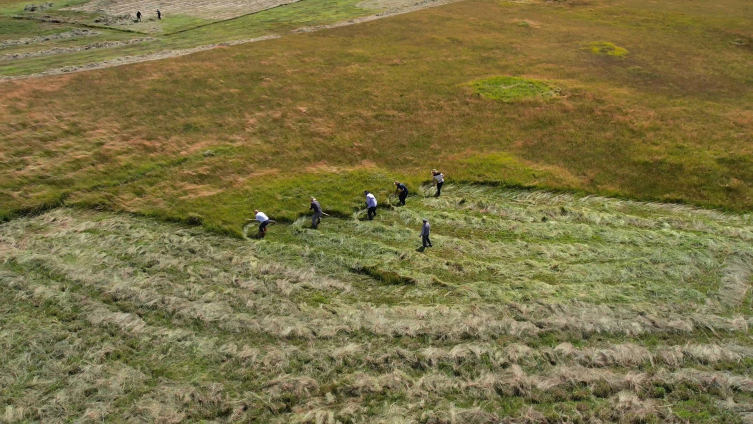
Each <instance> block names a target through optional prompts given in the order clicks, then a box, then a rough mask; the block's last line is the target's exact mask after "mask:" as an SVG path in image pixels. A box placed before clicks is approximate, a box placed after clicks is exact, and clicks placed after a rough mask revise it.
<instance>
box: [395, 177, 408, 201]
mask: <svg viewBox="0 0 753 424" xmlns="http://www.w3.org/2000/svg"><path fill="white" fill-rule="evenodd" d="M395 187H396V188H395V194H397V198H398V199H400V204H401V205H403V206H405V199H406V198H407V197H408V187H406V186H405V184H403V183H401V182H400V181H395Z"/></svg>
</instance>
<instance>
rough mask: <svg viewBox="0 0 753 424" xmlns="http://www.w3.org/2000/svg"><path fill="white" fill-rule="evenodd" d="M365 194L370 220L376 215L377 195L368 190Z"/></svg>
mask: <svg viewBox="0 0 753 424" xmlns="http://www.w3.org/2000/svg"><path fill="white" fill-rule="evenodd" d="M363 194H365V195H366V207H367V208H368V211H367V215H368V216H369V221H371V220H373V219H374V217H375V216H376V209H377V200H376V197H374V195H373V194H371V193H369V192H368V191H364V192H363Z"/></svg>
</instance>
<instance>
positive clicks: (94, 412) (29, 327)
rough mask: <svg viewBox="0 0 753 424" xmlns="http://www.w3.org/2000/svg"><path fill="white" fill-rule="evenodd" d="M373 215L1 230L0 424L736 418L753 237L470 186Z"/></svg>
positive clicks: (751, 225)
mask: <svg viewBox="0 0 753 424" xmlns="http://www.w3.org/2000/svg"><path fill="white" fill-rule="evenodd" d="M385 206H386V202H383V207H382V208H381V209H380V211H379V213H378V215H377V219H375V220H374V221H364V220H363V215H360V216H359V215H355V216H353V217H350V218H326V219H325V220H324V221H323V222H322V224H321V226H320V229H319V230H311V229H309V228H308V223H307V220H306V219H305V218H304V219H301V220H297V221H295V222H294V223H292V224H286V225H281V224H278V225H276V226H272V227H270V230H269V232H268V235H267V237H266V239H265V240H263V241H252V240H235V239H232V238H227V237H223V236H218V235H215V234H212V233H207V232H206V231H204V230H202V229H200V228H197V227H185V226H180V225H176V224H164V223H158V222H156V221H154V220H150V219H147V218H134V217H130V216H129V215H113V214H109V213H102V212H99V213H94V212H86V211H80V210H72V209H60V210H56V211H53V212H49V213H46V214H43V215H40V216H37V217H34V218H21V219H16V220H13V221H11V222H9V223H6V224H4V225H2V226H0V264H1V265H0V267H1V268H0V298H1V299H2V302H0V305H1V306H0V312H1V313H0V325H1V326H2V329H3V330H2V331H1V332H0V346H2V348H3V351H4V354H3V355H2V356H0V381H1V382H2V384H0V387H2V389H0V404H3V405H4V409H3V410H0V417H1V418H2V420H3V421H4V422H16V421H43V422H52V421H75V420H82V421H87V422H88V421H101V420H107V421H113V422H124V421H147V422H178V421H214V420H217V421H218V422H224V421H252V422H311V423H321V422H324V423H334V422H342V423H347V422H389V423H392V422H433V423H440V422H441V423H451V422H452V423H482V422H483V423H492V422H500V421H499V420H501V419H506V420H508V421H509V422H605V421H606V422H642V423H646V422H649V423H658V422H692V423H704V422H714V423H721V422H729V423H738V422H741V420H749V419H750V417H751V414H750V411H751V408H753V380H751V376H750V369H751V366H753V341H752V340H751V337H750V331H749V326H750V325H753V318H751V308H752V307H753V298H751V295H750V293H749V290H748V289H749V288H750V277H751V273H753V265H752V264H753V261H751V259H752V258H753V247H751V240H753V221H751V217H750V216H745V217H741V216H738V215H725V214H722V213H718V212H711V211H705V210H698V209H692V208H688V207H682V206H676V205H666V204H642V203H637V202H630V201H620V200H609V199H605V198H598V197H589V198H579V197H573V196H569V195H555V194H549V193H544V192H528V191H514V190H513V191H511V190H503V189H492V188H481V187H462V186H448V187H447V188H446V191H445V193H444V195H443V197H441V198H439V199H435V198H431V197H428V198H423V197H409V201H408V206H406V207H398V208H390V207H385ZM421 217H427V218H428V219H430V221H431V222H432V223H433V224H434V225H433V234H432V238H433V243H434V246H435V247H433V248H429V249H427V250H426V251H424V252H421V251H420V249H418V250H417V247H419V246H420V240H419V238H418V232H419V227H420V223H421ZM249 231H250V232H251V233H253V232H254V231H255V226H254V227H253V228H250V229H249ZM508 421H505V422H508Z"/></svg>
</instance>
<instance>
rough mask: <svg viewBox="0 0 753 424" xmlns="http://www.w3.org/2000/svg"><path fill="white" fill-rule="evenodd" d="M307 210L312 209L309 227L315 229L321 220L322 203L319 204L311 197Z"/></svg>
mask: <svg viewBox="0 0 753 424" xmlns="http://www.w3.org/2000/svg"><path fill="white" fill-rule="evenodd" d="M309 210H312V211H314V216H312V217H311V228H313V229H315V230H316V229H317V228H318V227H319V224H320V223H321V222H322V219H321V218H322V215H323V214H324V212H322V205H320V204H319V202H318V201H317V200H316V199H315V198H313V197H312V198H311V206H309Z"/></svg>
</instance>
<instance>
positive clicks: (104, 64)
mask: <svg viewBox="0 0 753 424" xmlns="http://www.w3.org/2000/svg"><path fill="white" fill-rule="evenodd" d="M370 1H372V2H373V1H374V0H370ZM376 1H378V0H376ZM456 1H461V0H423V1H420V2H417V3H414V4H412V5H409V6H405V7H395V8H393V9H390V10H386V11H384V12H380V13H377V14H375V15H369V16H363V17H360V18H355V19H349V20H347V21H342V22H337V23H334V24H330V25H318V26H313V27H302V28H298V29H295V30H293V31H291V33H293V34H298V33H308V32H314V31H320V30H323V29H330V28H339V27H343V26H348V25H355V24H360V23H363V22H369V21H374V20H377V19H382V18H386V17H389V16H395V15H401V14H404V13H410V12H414V11H416V10H420V9H425V8H429V7H436V6H442V5H445V4H449V3H454V2H456ZM280 37H281V35H278V34H270V35H265V36H263V37H256V38H248V39H243V40H236V41H228V42H223V43H216V44H208V45H204V46H197V47H192V48H190V49H181V50H165V51H161V52H157V53H150V54H145V55H138V56H123V57H119V58H115V59H109V60H104V61H101V62H93V63H89V64H86V65H80V66H64V67H62V68H55V69H48V70H46V71H43V72H39V73H35V74H30V75H19V76H12V77H8V76H4V77H0V81H13V80H21V79H27V78H38V77H45V76H50V75H61V74H69V73H73V72H83V71H90V70H94V69H104V68H111V67H114V66H121V65H127V64H131V63H139V62H147V61H151V60H161V59H168V58H172V57H179V56H185V55H189V54H193V53H198V52H202V51H206V50H211V49H214V48H216V47H227V46H236V45H239V44H246V43H254V42H257V41H264V40H273V39H275V38H280Z"/></svg>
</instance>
